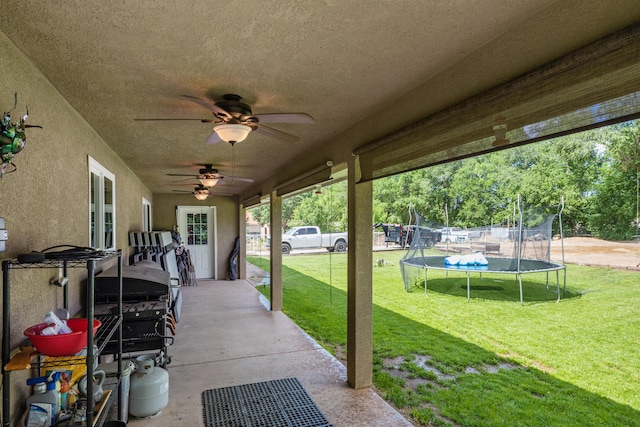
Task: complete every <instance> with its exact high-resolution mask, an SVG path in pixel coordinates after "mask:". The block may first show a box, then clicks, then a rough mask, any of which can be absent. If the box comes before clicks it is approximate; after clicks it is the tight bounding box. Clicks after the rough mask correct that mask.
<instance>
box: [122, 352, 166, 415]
mask: <svg viewBox="0 0 640 427" xmlns="http://www.w3.org/2000/svg"><path fill="white" fill-rule="evenodd" d="M130 382H131V385H130V390H129V414H131V415H133V416H134V417H139V418H145V417H151V416H153V415H156V414H158V413H159V412H160V411H161V410H162V409H163V408H164V407H165V406H167V404H168V403H169V373H168V372H167V371H166V370H164V369H162V368H161V367H159V366H156V365H155V361H154V358H153V357H152V356H150V355H143V356H139V357H137V358H136V371H135V373H134V374H133V375H131V381H130Z"/></svg>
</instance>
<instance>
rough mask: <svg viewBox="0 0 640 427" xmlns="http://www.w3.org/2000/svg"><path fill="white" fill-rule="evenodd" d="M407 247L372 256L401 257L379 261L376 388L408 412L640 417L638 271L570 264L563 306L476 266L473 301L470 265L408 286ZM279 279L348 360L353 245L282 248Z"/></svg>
mask: <svg viewBox="0 0 640 427" xmlns="http://www.w3.org/2000/svg"><path fill="white" fill-rule="evenodd" d="M401 255H402V253H401V251H390V252H384V253H380V252H378V253H375V254H374V258H379V257H381V256H383V257H384V258H385V260H388V261H392V262H393V264H394V265H392V266H391V265H388V266H387V267H383V268H378V267H372V268H373V304H374V309H373V322H374V324H373V328H374V332H373V335H374V355H373V357H374V386H375V387H376V388H377V389H378V391H379V393H380V394H381V395H382V396H384V397H385V399H387V400H388V401H390V402H391V403H392V404H393V405H394V406H396V407H397V408H398V409H399V410H401V411H402V412H403V413H405V414H406V415H407V416H408V417H410V418H412V421H413V422H415V423H416V424H420V423H422V424H425V425H428V424H432V425H461V426H495V425H507V426H516V425H518V426H640V345H639V344H638V332H639V331H640V316H639V315H638V314H639V312H640V308H639V304H640V275H639V274H638V273H637V272H631V271H623V270H613V269H606V268H594V267H581V266H573V265H570V266H568V268H567V277H568V279H567V294H566V295H564V296H563V298H562V300H561V301H560V302H559V303H557V304H556V303H555V300H556V295H555V294H554V293H552V292H550V291H549V290H548V289H547V288H546V286H545V277H546V275H545V274H543V273H538V274H532V275H525V276H523V287H524V300H525V305H521V304H520V299H519V293H518V286H517V283H516V282H515V277H514V276H512V275H493V276H492V275H487V274H483V275H482V278H480V277H478V275H473V276H472V282H471V283H472V289H471V300H470V301H467V298H466V277H465V276H464V274H462V273H458V274H449V277H445V274H444V272H436V271H433V272H432V271H431V270H430V271H429V286H428V290H429V292H428V294H427V295H425V293H424V289H423V288H421V287H414V288H413V291H412V292H409V293H408V292H406V291H405V288H404V285H403V282H402V276H401V273H400V268H399V266H398V265H399V264H398V261H399V259H400V257H401ZM248 260H249V261H250V262H252V263H253V264H255V265H258V266H262V267H263V268H268V267H266V266H268V260H267V259H266V258H257V257H249V258H248ZM372 266H373V260H372ZM552 277H553V278H554V280H555V274H553V275H552ZM283 282H284V290H283V291H284V311H285V313H287V315H289V316H290V317H291V318H292V319H293V320H294V321H295V322H296V323H297V324H298V325H300V326H301V327H302V328H303V329H305V330H306V331H307V332H308V333H309V334H310V335H311V336H313V337H314V338H315V339H316V340H317V341H318V342H319V343H321V344H322V345H323V346H324V347H325V348H327V349H328V350H329V351H331V352H332V353H333V354H335V355H336V356H337V357H340V358H344V357H345V356H344V353H345V352H346V350H345V346H346V289H347V255H346V254H332V255H331V256H329V255H325V254H321V255H296V256H286V257H283ZM258 289H259V290H260V291H261V292H263V293H264V294H265V295H267V296H268V294H269V289H268V287H258Z"/></svg>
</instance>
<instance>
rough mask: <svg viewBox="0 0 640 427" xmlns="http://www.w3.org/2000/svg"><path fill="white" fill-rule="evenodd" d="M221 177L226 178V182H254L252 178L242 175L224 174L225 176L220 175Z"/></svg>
mask: <svg viewBox="0 0 640 427" xmlns="http://www.w3.org/2000/svg"><path fill="white" fill-rule="evenodd" d="M220 178H221V179H224V180H225V181H224V182H225V183H228V182H229V181H240V182H253V180H252V179H251V178H242V177H239V176H229V175H224V176H220Z"/></svg>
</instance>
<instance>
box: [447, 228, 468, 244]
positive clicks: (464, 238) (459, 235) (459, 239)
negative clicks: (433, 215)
mask: <svg viewBox="0 0 640 427" xmlns="http://www.w3.org/2000/svg"><path fill="white" fill-rule="evenodd" d="M440 231H441V232H442V241H443V242H445V243H465V242H468V241H469V232H468V231H466V230H461V229H459V228H455V227H445V228H443V229H442V230H440Z"/></svg>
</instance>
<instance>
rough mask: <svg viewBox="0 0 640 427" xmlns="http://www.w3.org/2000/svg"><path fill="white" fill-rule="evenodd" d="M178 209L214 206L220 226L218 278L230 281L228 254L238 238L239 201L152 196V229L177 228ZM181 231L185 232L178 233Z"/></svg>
mask: <svg viewBox="0 0 640 427" xmlns="http://www.w3.org/2000/svg"><path fill="white" fill-rule="evenodd" d="M177 206H215V207H216V215H217V223H218V235H217V240H218V255H217V257H216V258H217V259H216V263H217V265H218V279H219V280H224V279H226V278H227V263H228V260H229V253H230V252H231V250H232V249H233V245H234V244H235V238H236V237H238V227H239V225H238V220H239V216H238V202H237V200H236V199H235V198H231V197H215V196H214V197H209V198H208V199H207V200H205V201H199V200H196V199H195V197H193V196H192V195H191V194H184V195H183V194H175V195H174V194H154V195H153V228H154V229H156V230H173V229H174V227H177V222H176V207H177ZM178 231H180V232H181V231H182V230H178Z"/></svg>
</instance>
